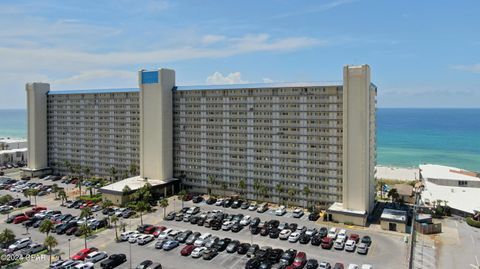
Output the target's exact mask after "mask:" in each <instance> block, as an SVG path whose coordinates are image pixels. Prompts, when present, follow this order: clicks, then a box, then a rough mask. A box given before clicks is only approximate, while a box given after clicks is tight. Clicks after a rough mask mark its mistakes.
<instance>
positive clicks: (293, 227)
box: [288, 223, 298, 232]
mask: <svg viewBox="0 0 480 269" xmlns="http://www.w3.org/2000/svg"><path fill="white" fill-rule="evenodd" d="M297 227H298V224H296V223H290V224H288V228H289V229H290V230H291V231H292V232H295V231H296V230H297Z"/></svg>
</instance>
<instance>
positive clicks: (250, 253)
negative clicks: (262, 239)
mask: <svg viewBox="0 0 480 269" xmlns="http://www.w3.org/2000/svg"><path fill="white" fill-rule="evenodd" d="M258 249H259V247H258V245H257V244H253V245H251V246H250V247H249V248H248V250H247V257H248V258H252V257H255V253H257V251H258Z"/></svg>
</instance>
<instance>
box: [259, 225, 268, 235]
mask: <svg viewBox="0 0 480 269" xmlns="http://www.w3.org/2000/svg"><path fill="white" fill-rule="evenodd" d="M269 233H270V230H269V229H268V227H267V226H265V227H263V228H262V229H261V230H260V235H261V236H267V235H268V234H269Z"/></svg>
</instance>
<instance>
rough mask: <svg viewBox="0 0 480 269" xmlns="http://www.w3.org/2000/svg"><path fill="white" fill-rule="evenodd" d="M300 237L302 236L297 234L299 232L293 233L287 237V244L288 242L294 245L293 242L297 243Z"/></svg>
mask: <svg viewBox="0 0 480 269" xmlns="http://www.w3.org/2000/svg"><path fill="white" fill-rule="evenodd" d="M301 235H302V234H301V233H299V232H294V233H292V234H291V235H290V236H289V237H288V242H290V243H295V242H297V241H298V239H300V236H301Z"/></svg>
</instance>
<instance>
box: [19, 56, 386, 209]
mask: <svg viewBox="0 0 480 269" xmlns="http://www.w3.org/2000/svg"><path fill="white" fill-rule="evenodd" d="M343 72H344V81H343V83H271V84H244V85H205V86H176V85H175V72H174V71H173V70H168V69H160V70H158V71H144V70H142V71H140V72H139V85H140V87H139V89H110V90H85V91H81V90H80V91H61V92H59V91H50V90H49V87H50V86H49V85H48V84H44V83H31V84H27V87H26V88H27V98H28V115H29V117H28V121H29V124H28V132H29V155H30V156H29V158H28V160H29V169H27V171H29V172H30V173H33V174H35V173H41V172H42V171H45V169H52V170H53V172H54V173H64V172H65V169H64V168H63V167H64V165H63V163H65V161H69V162H71V163H78V164H80V165H81V166H82V167H89V168H90V169H89V170H90V171H91V173H92V174H93V175H98V176H102V177H109V176H111V174H112V173H111V171H112V167H114V168H115V170H116V171H118V176H121V175H123V174H125V172H126V171H127V170H128V167H129V166H130V164H132V163H134V164H138V165H139V167H140V169H139V173H140V177H141V178H147V179H158V180H164V181H169V180H171V179H173V178H176V179H180V180H181V182H182V185H183V186H184V187H185V188H187V189H189V190H192V191H198V192H207V191H212V192H214V193H217V194H223V193H225V194H227V195H228V194H240V195H242V196H243V197H247V198H249V199H257V198H258V199H264V200H268V201H272V202H288V203H290V204H296V205H302V206H305V205H316V206H320V207H323V208H326V207H328V206H330V205H332V204H333V203H337V204H336V208H337V209H338V208H344V209H346V210H350V213H352V214H361V212H364V213H368V212H370V211H371V210H372V206H373V197H374V190H373V188H374V183H373V176H374V167H375V163H376V151H375V148H376V147H375V145H376V143H375V142H376V141H375V139H376V138H375V132H376V131H375V112H376V91H377V89H376V86H375V85H373V84H372V83H371V82H370V68H369V67H368V66H367V65H362V66H345V67H344V71H343ZM339 205H340V207H339ZM337 211H338V210H337Z"/></svg>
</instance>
